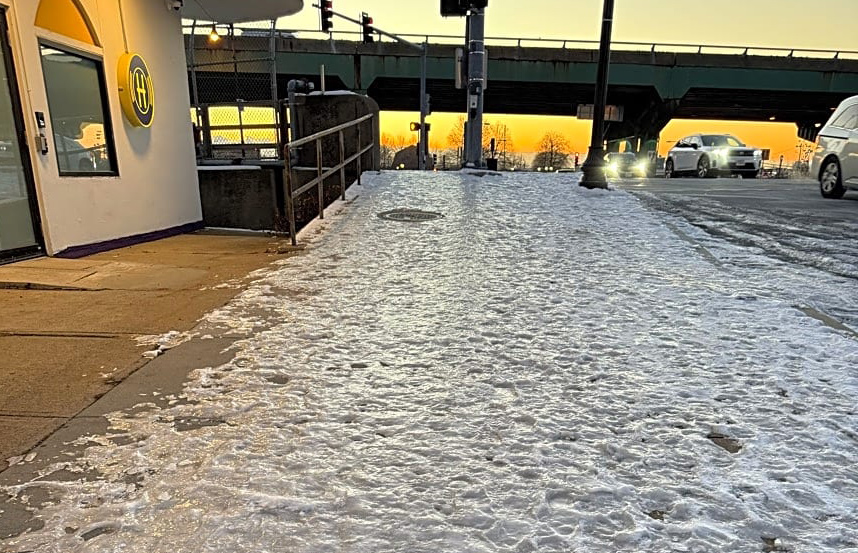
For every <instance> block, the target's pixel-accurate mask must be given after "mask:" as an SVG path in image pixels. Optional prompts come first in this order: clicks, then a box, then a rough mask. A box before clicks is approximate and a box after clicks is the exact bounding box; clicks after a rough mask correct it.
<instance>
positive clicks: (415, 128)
mask: <svg viewBox="0 0 858 553" xmlns="http://www.w3.org/2000/svg"><path fill="white" fill-rule="evenodd" d="M411 130H412V131H414V132H417V131H419V130H420V123H411Z"/></svg>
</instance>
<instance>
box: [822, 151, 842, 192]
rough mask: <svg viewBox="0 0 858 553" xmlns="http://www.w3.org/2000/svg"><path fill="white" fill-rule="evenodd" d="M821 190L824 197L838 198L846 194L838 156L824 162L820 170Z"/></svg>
mask: <svg viewBox="0 0 858 553" xmlns="http://www.w3.org/2000/svg"><path fill="white" fill-rule="evenodd" d="M819 191H820V192H821V193H822V197H823V198H831V199H835V200H838V199H840V198H842V197H843V195H844V194H846V189H845V188H844V187H843V178H842V175H841V173H840V163H839V162H838V161H837V158H836V157H830V158H828V159H826V160H825V162H824V163H823V164H822V170H821V171H820V172H819Z"/></svg>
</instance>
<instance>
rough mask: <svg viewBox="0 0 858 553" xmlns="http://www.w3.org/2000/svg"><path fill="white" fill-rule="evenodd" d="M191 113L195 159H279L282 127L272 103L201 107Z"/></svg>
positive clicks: (225, 104) (238, 103)
mask: <svg viewBox="0 0 858 553" xmlns="http://www.w3.org/2000/svg"><path fill="white" fill-rule="evenodd" d="M278 107H279V103H278ZM191 111H192V116H193V118H194V123H195V125H196V130H197V132H198V133H199V134H198V136H197V137H196V142H197V158H198V159H201V160H233V161H234V160H236V159H242V160H276V159H278V157H279V153H280V150H281V144H282V142H283V139H282V138H281V135H282V133H283V125H282V124H281V121H279V117H278V113H279V112H280V111H279V110H278V109H275V108H274V107H273V106H272V105H271V102H267V101H261V102H235V103H232V102H230V103H218V104H202V105H199V106H194V107H192V108H191Z"/></svg>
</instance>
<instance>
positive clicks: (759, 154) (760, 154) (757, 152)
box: [754, 150, 763, 157]
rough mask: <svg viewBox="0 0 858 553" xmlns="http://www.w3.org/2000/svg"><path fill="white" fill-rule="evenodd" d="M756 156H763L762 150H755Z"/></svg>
mask: <svg viewBox="0 0 858 553" xmlns="http://www.w3.org/2000/svg"><path fill="white" fill-rule="evenodd" d="M754 157H763V151H762V150H754Z"/></svg>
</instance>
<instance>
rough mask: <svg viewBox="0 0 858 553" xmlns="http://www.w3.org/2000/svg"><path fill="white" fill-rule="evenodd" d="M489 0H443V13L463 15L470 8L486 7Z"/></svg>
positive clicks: (452, 15)
mask: <svg viewBox="0 0 858 553" xmlns="http://www.w3.org/2000/svg"><path fill="white" fill-rule="evenodd" d="M488 5H489V0H441V15H442V16H444V17H462V16H465V15H468V10H473V9H478V8H486V7H488Z"/></svg>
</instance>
